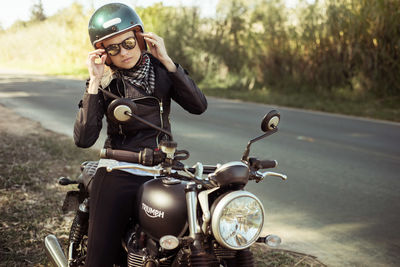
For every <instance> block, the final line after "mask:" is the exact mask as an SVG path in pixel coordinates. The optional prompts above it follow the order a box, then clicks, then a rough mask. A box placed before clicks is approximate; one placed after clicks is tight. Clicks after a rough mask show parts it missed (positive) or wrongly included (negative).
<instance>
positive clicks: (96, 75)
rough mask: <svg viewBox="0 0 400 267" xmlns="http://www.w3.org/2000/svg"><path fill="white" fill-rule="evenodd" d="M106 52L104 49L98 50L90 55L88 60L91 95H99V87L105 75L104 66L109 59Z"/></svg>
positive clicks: (89, 90)
mask: <svg viewBox="0 0 400 267" xmlns="http://www.w3.org/2000/svg"><path fill="white" fill-rule="evenodd" d="M105 52H106V51H105V50H104V49H96V50H94V51H92V52H90V53H89V55H88V58H87V60H86V65H87V67H88V71H89V77H90V82H89V88H88V92H89V93H91V94H97V92H98V87H99V85H100V81H101V78H102V77H103V73H104V64H105V62H106V59H107V54H106V53H105ZM99 56H100V57H99Z"/></svg>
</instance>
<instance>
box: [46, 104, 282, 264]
mask: <svg viewBox="0 0 400 267" xmlns="http://www.w3.org/2000/svg"><path fill="white" fill-rule="evenodd" d="M135 110H136V105H135V104H134V103H133V102H132V101H130V100H127V99H116V100H114V101H113V102H112V103H111V104H110V105H109V108H108V111H107V112H108V115H109V117H110V118H112V119H113V120H115V121H118V122H119V123H126V122H128V121H130V120H137V121H140V122H142V123H145V124H147V125H149V126H150V127H153V128H154V129H157V130H159V131H160V132H163V133H165V134H166V135H168V136H169V137H170V138H169V140H168V141H161V142H160V144H159V149H154V150H151V149H144V150H143V151H140V152H137V153H136V152H130V151H122V150H112V149H103V150H102V151H101V158H105V159H111V160H114V161H122V162H128V163H136V164H132V165H124V166H121V165H118V164H117V165H115V166H108V167H107V171H108V172H112V171H114V170H123V169H125V170H126V169H136V170H142V171H146V172H148V173H153V174H155V175H157V178H155V179H152V180H150V181H148V182H146V183H144V184H143V185H142V186H141V188H140V190H139V193H138V199H137V207H136V215H137V218H136V220H132V223H131V225H130V227H129V230H128V231H127V232H126V235H125V237H124V238H123V239H122V241H121V242H122V246H123V248H124V250H125V252H126V256H127V258H126V259H127V260H126V261H127V262H126V265H127V266H128V267H136V266H137V267H139V266H146V267H150V266H151V267H153V266H154V267H155V266H173V267H175V266H197V267H200V266H225V267H233V266H253V265H254V259H253V254H252V252H251V251H250V247H251V246H252V245H253V244H254V243H256V242H261V243H266V244H267V245H269V246H272V247H275V246H277V245H279V244H280V242H281V239H280V238H279V237H278V236H276V235H267V236H261V231H262V229H263V225H264V218H265V211H264V207H263V205H262V203H261V201H260V200H259V199H258V198H257V196H255V195H254V194H252V193H250V192H248V191H246V190H245V189H244V187H245V186H246V184H247V183H248V181H249V180H253V181H255V182H256V183H258V182H260V181H262V180H263V179H265V178H266V177H268V176H275V177H279V178H281V179H283V180H286V179H287V177H286V175H283V174H280V173H275V172H270V171H266V172H261V171H260V170H261V169H267V168H274V167H276V166H277V161H275V160H259V159H257V158H254V157H249V154H250V147H251V145H252V144H253V143H254V142H256V141H259V140H261V139H263V138H265V137H267V136H270V135H271V134H274V133H276V132H277V131H278V128H277V126H278V123H279V121H280V114H279V113H278V112H277V111H276V110H272V111H270V112H269V113H268V114H266V115H265V116H264V118H263V120H262V122H261V129H262V131H263V132H264V134H262V135H261V136H258V137H256V138H254V139H252V140H250V141H249V142H248V144H247V147H246V149H245V151H244V153H243V155H242V158H241V160H240V161H232V162H228V163H225V164H217V165H203V164H202V163H200V162H198V163H196V164H195V165H194V166H193V167H188V166H186V165H184V164H183V163H182V162H181V161H183V160H185V159H187V158H189V152H188V151H186V150H178V149H177V143H176V142H174V141H173V138H172V135H171V133H170V132H168V131H166V130H165V129H162V128H160V127H158V126H156V125H153V124H151V123H150V122H147V121H145V120H143V119H142V118H140V117H138V116H137V115H135ZM137 163H139V164H141V165H139V164H137ZM97 167H98V162H97V161H96V162H95V161H89V162H84V163H82V165H81V171H82V172H81V174H80V176H79V177H78V179H77V180H70V179H69V178H66V177H61V178H60V179H59V181H58V182H59V184H60V185H63V186H65V185H69V184H78V189H79V190H77V191H76V190H75V191H69V192H68V193H67V195H66V198H65V200H64V205H63V211H65V212H67V211H70V210H76V214H75V218H74V220H73V223H72V226H71V230H70V234H69V240H68V250H67V256H66V255H65V254H64V252H63V249H62V248H61V246H60V244H59V242H58V240H57V238H56V237H55V236H54V235H48V236H46V238H45V248H46V252H47V254H48V256H49V259H50V261H51V262H52V263H53V264H54V265H55V266H62V267H66V266H82V265H84V262H85V256H86V252H87V233H88V218H89V210H90V189H91V187H90V186H91V181H92V179H93V176H94V174H95V172H96V169H97Z"/></svg>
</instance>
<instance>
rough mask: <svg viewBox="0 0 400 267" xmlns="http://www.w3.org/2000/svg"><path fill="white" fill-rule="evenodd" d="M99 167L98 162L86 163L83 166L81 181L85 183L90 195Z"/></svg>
mask: <svg viewBox="0 0 400 267" xmlns="http://www.w3.org/2000/svg"><path fill="white" fill-rule="evenodd" d="M98 165H99V162H98V161H85V162H83V163H82V164H81V170H82V173H81V178H82V180H81V181H82V182H83V185H84V186H85V189H86V191H87V192H88V193H89V195H90V192H91V189H92V180H93V177H94V175H95V173H96V170H97V166H98Z"/></svg>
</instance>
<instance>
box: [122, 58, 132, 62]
mask: <svg viewBox="0 0 400 267" xmlns="http://www.w3.org/2000/svg"><path fill="white" fill-rule="evenodd" d="M131 59H132V57H128V58H127V59H124V60H122V62H124V63H126V62H128V61H130V60H131Z"/></svg>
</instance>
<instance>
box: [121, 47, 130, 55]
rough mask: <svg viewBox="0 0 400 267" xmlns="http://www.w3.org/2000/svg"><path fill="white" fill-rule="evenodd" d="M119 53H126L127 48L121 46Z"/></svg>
mask: <svg viewBox="0 0 400 267" xmlns="http://www.w3.org/2000/svg"><path fill="white" fill-rule="evenodd" d="M120 53H121V55H126V54H127V53H128V50H127V49H125V48H123V47H122V46H121V52H120Z"/></svg>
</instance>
